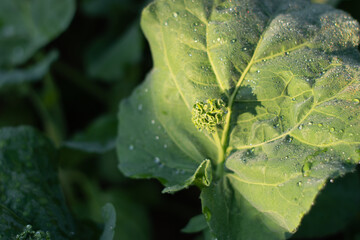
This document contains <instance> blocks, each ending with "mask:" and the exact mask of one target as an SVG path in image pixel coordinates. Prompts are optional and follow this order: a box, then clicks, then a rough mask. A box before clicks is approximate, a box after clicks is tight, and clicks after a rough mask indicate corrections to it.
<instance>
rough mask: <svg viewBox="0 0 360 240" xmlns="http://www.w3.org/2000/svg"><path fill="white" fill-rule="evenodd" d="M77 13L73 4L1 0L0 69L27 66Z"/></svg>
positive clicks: (68, 0) (48, 0) (52, 0)
mask: <svg viewBox="0 0 360 240" xmlns="http://www.w3.org/2000/svg"><path fill="white" fill-rule="evenodd" d="M74 12H75V2H74V1H73V0H62V1H57V0H29V1H22V0H2V1H1V2H0V67H9V66H13V65H19V64H22V63H24V62H26V61H27V60H28V59H29V58H30V57H31V56H32V55H33V54H34V53H35V52H36V51H37V50H38V49H39V48H41V47H43V46H45V45H46V44H47V43H48V42H50V41H51V40H52V39H54V38H55V37H57V36H58V35H59V34H60V33H61V32H63V31H64V30H65V29H66V28H67V27H68V25H69V24H70V21H71V19H72V17H73V15H74Z"/></svg>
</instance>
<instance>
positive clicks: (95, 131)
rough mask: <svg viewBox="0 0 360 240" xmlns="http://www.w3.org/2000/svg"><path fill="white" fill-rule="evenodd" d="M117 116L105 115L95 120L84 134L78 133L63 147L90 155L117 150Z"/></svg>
mask: <svg viewBox="0 0 360 240" xmlns="http://www.w3.org/2000/svg"><path fill="white" fill-rule="evenodd" d="M116 131H117V120H116V116H113V115H104V116H101V117H99V118H97V119H96V120H94V121H93V122H92V123H91V124H90V125H89V126H88V127H87V128H86V129H85V130H84V131H83V132H79V133H77V134H76V135H75V136H74V137H73V138H72V139H71V140H68V141H66V142H65V143H64V144H63V146H65V147H68V148H73V149H78V150H81V151H84V152H89V153H105V152H108V151H110V150H112V149H114V148H115V142H116Z"/></svg>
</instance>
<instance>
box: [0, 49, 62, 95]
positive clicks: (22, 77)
mask: <svg viewBox="0 0 360 240" xmlns="http://www.w3.org/2000/svg"><path fill="white" fill-rule="evenodd" d="M57 58H58V52H56V51H52V52H50V53H49V54H48V55H47V56H46V57H45V58H44V59H42V60H41V61H40V62H38V63H36V64H34V65H32V66H30V67H28V68H26V69H12V70H5V71H3V70H1V69H0V88H2V87H4V86H10V85H14V84H20V83H24V82H34V81H37V80H40V79H41V78H43V77H44V76H45V74H46V73H48V71H49V69H50V65H51V64H52V63H53V62H54V61H55V60H56V59H57Z"/></svg>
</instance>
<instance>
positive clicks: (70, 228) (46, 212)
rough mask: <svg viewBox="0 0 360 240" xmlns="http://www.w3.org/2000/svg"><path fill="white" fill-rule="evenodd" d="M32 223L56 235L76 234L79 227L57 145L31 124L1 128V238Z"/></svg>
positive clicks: (54, 237)
mask: <svg viewBox="0 0 360 240" xmlns="http://www.w3.org/2000/svg"><path fill="white" fill-rule="evenodd" d="M28 224H31V225H32V226H33V227H34V228H35V229H41V230H42V231H49V232H50V234H51V235H52V236H53V239H54V240H56V239H59V240H61V239H70V238H73V237H74V235H75V233H76V229H75V222H74V220H73V219H72V217H71V215H70V212H69V210H68V208H67V207H66V205H65V199H64V196H63V194H62V192H61V189H60V186H59V181H58V175H57V157H56V151H55V148H54V146H53V145H52V144H51V143H50V142H49V141H48V140H47V139H46V138H44V137H43V136H42V135H41V134H39V133H38V132H37V131H35V130H34V129H32V128H29V127H19V128H2V129H0V239H11V238H12V237H14V236H15V235H16V234H19V233H20V232H22V230H23V228H24V227H25V226H26V225H28Z"/></svg>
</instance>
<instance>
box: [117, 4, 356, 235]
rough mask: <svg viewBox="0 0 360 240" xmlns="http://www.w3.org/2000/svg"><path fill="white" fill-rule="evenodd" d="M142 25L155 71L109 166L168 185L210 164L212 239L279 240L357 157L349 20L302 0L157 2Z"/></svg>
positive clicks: (126, 106)
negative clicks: (116, 164) (330, 180)
mask: <svg viewBox="0 0 360 240" xmlns="http://www.w3.org/2000/svg"><path fill="white" fill-rule="evenodd" d="M141 24H142V28H143V30H144V32H145V35H146V37H147V39H148V40H149V42H150V47H151V50H152V55H153V59H154V68H153V70H152V71H151V73H150V74H149V75H148V77H147V79H146V80H145V82H144V83H143V84H142V85H141V86H140V87H138V88H137V89H136V90H135V91H134V93H133V94H132V96H131V97H130V98H129V99H127V100H124V101H123V102H122V104H121V106H120V113H119V124H120V127H119V137H118V143H117V151H118V157H119V161H120V165H119V167H120V169H121V170H122V171H123V172H124V173H125V174H126V175H127V176H132V177H137V178H150V177H151V178H157V179H159V180H160V181H161V182H162V183H164V185H165V186H166V187H167V189H169V188H170V189H171V188H172V187H174V186H179V185H180V186H181V185H183V186H187V185H188V182H187V180H188V179H189V178H190V177H191V176H193V175H194V174H195V173H196V172H197V169H198V167H199V166H200V165H201V164H202V163H203V161H204V160H205V159H209V160H210V161H211V169H212V172H213V173H212V176H213V177H212V182H211V184H210V186H209V187H207V186H201V189H202V193H201V201H202V205H203V213H204V214H205V216H206V217H207V221H208V222H209V226H210V230H211V231H212V234H213V235H215V237H217V238H218V239H255V240H257V239H259V240H260V239H274V240H275V239H276V240H279V239H285V238H288V237H289V236H290V235H291V234H292V233H294V232H295V231H296V229H297V228H298V226H299V224H300V222H301V219H302V217H303V216H304V215H305V214H306V213H307V212H308V211H309V210H310V208H311V206H312V204H313V202H314V200H315V197H316V195H317V194H318V192H319V191H320V190H321V189H322V188H323V187H324V185H325V183H326V182H327V179H328V178H336V177H338V176H341V175H344V174H346V173H347V172H350V171H353V170H354V166H355V165H356V164H357V163H358V162H359V160H360V158H359V151H358V149H359V143H360V127H359V123H360V121H359V115H358V112H359V110H360V92H359V86H360V84H359V73H360V71H359V60H360V56H359V53H358V50H357V46H358V41H359V25H358V23H357V22H356V21H355V20H354V19H352V18H351V16H349V15H348V14H346V13H344V12H342V11H340V10H336V9H334V8H332V7H330V6H328V5H314V4H311V3H310V2H308V1H302V0H295V1H294V0H273V1H260V0H251V1H250V0H237V1H235V0H234V1H205V0H204V1H191V0H182V1H180V0H174V1H166V0H158V1H155V2H154V3H152V4H150V5H149V6H148V7H147V8H146V9H145V10H144V12H143V14H142V21H141ZM214 100H217V101H219V102H220V100H222V101H223V102H224V103H225V106H226V110H223V109H222V108H218V107H211V104H210V102H213V101H214ZM199 103H200V105H199ZM206 103H207V104H206ZM206 105H207V106H206ZM220 105H221V104H220ZM220 105H219V106H220ZM201 107H203V108H204V109H203V110H204V111H203V114H205V116H204V118H201V116H200V115H196V114H195V115H194V113H197V112H199V111H200V110H201ZM194 109H195V110H194ZM199 109H200V110H199ZM201 111H202V110H201ZM223 119H224V120H223ZM193 122H194V123H195V124H196V125H194V124H193ZM199 124H200V125H199ZM203 124H205V125H206V124H208V126H205V125H204V126H203ZM199 126H201V127H199ZM197 127H199V128H200V129H204V130H203V131H198V130H197ZM176 190H180V188H176Z"/></svg>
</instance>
